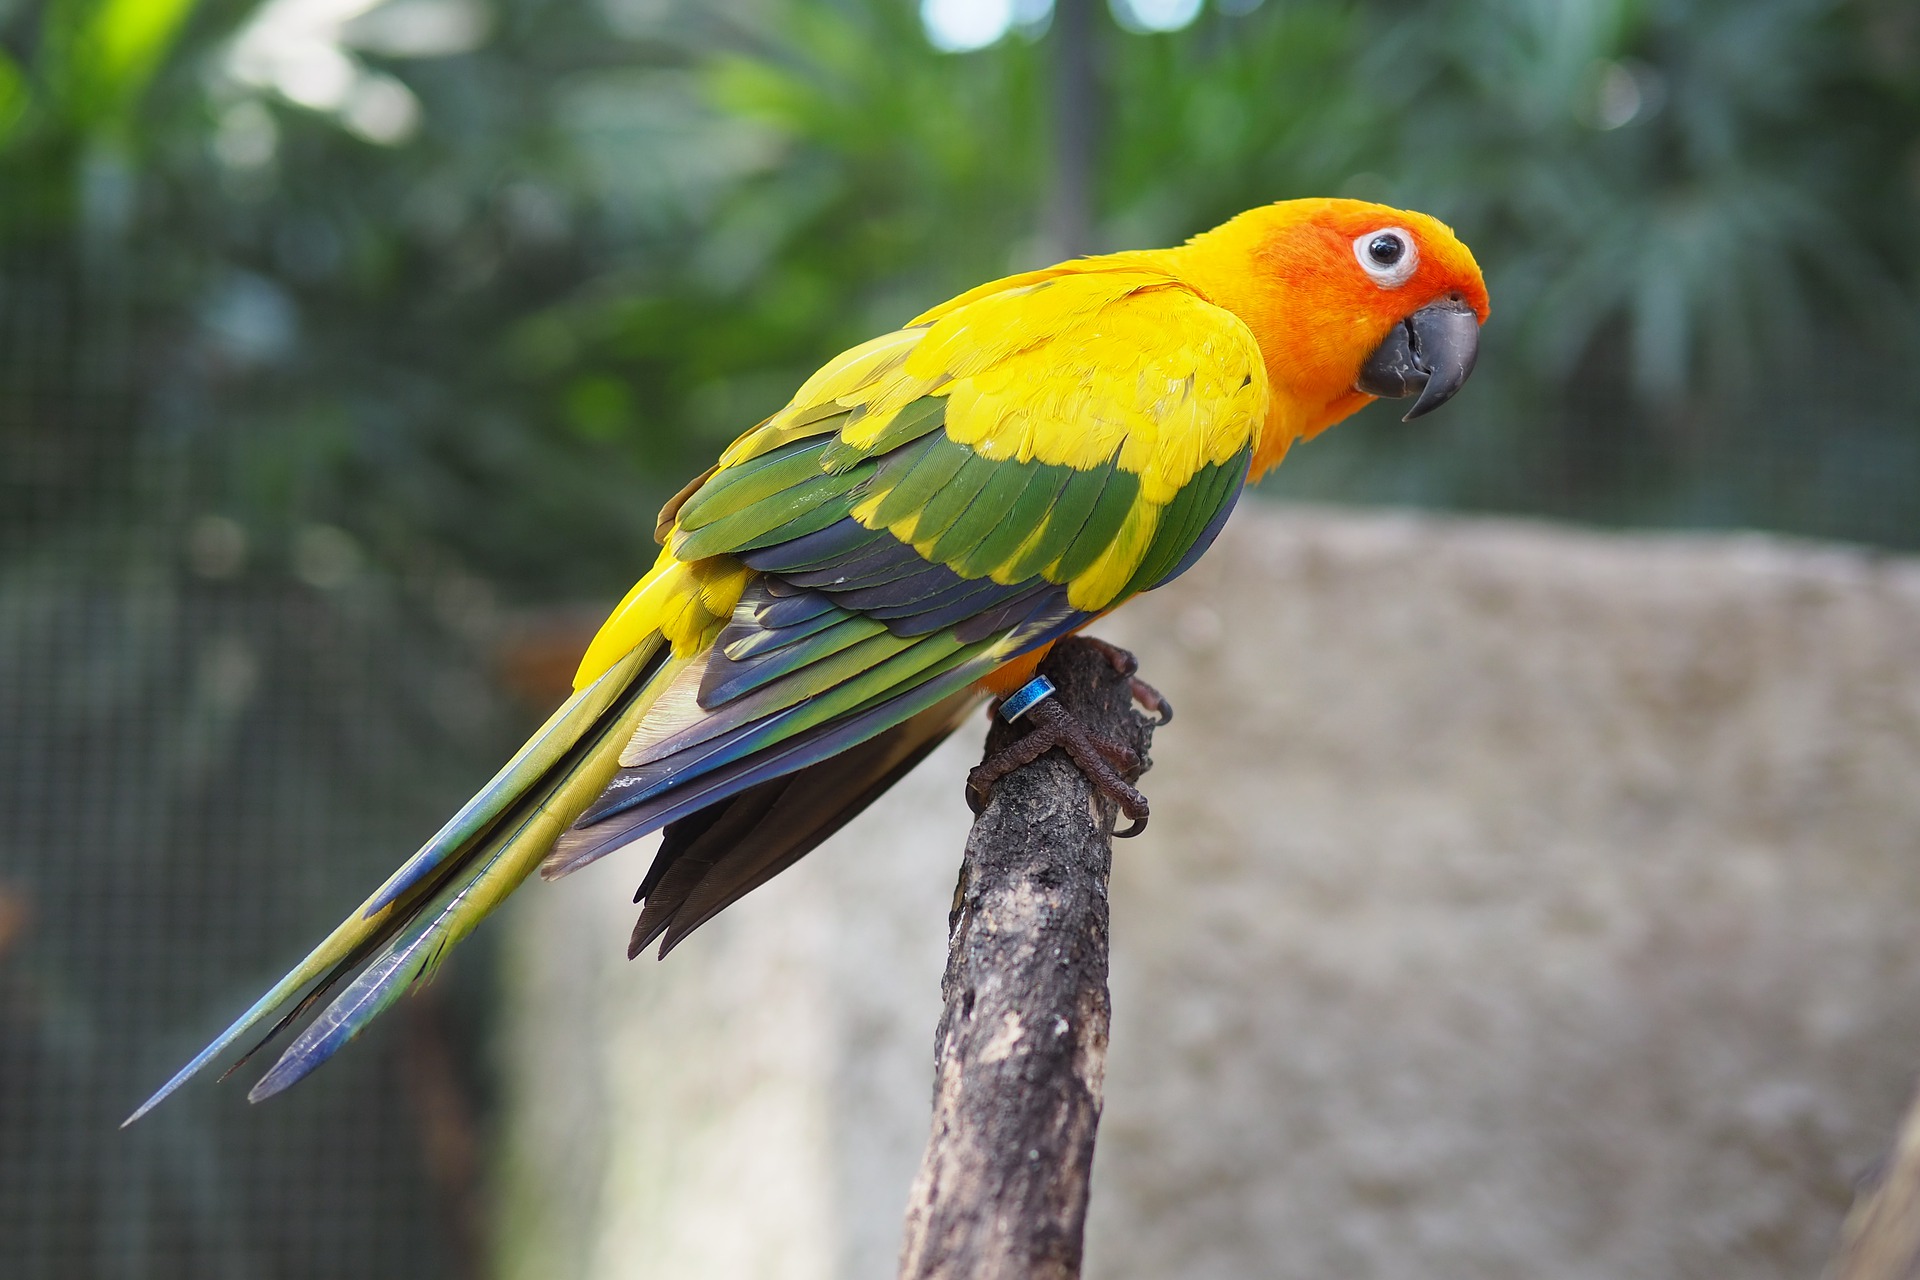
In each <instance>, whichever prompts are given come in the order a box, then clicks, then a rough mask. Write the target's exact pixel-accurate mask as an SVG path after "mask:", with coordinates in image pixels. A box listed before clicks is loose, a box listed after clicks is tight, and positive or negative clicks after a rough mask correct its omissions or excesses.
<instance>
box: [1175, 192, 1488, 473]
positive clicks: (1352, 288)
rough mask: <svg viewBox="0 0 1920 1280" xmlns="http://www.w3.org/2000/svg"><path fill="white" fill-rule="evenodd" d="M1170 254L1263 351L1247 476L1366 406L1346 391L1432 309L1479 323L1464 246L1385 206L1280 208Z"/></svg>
mask: <svg viewBox="0 0 1920 1280" xmlns="http://www.w3.org/2000/svg"><path fill="white" fill-rule="evenodd" d="M1176 252H1177V253H1178V254H1179V255H1180V257H1181V263H1180V269H1181V272H1182V274H1183V275H1184V276H1186V277H1187V278H1188V279H1190V280H1192V281H1193V283H1194V284H1195V285H1196V286H1197V287H1199V289H1200V290H1201V292H1202V293H1204V294H1205V295H1206V296H1207V297H1209V298H1210V299H1212V300H1213V301H1214V302H1215V303H1217V304H1219V305H1221V306H1223V307H1225V308H1227V309H1228V310H1229V311H1232V312H1233V313H1234V314H1236V315H1237V316H1239V317H1240V318H1241V319H1242V320H1243V321H1245V322H1246V324H1247V326H1248V327H1249V328H1250V329H1252V330H1253V335H1254V337H1255V338H1256V339H1257V340H1258V341H1259V343H1260V348H1261V350H1262V352H1263V353H1264V354H1265V355H1266V360H1267V374H1268V378H1269V380H1270V382H1271V386H1272V394H1273V408H1272V410H1271V413H1270V416H1269V428H1268V431H1267V433H1266V439H1265V441H1264V442H1263V446H1262V448H1261V450H1260V455H1261V456H1260V457H1258V458H1256V460H1255V466H1256V470H1265V469H1266V467H1268V466H1271V465H1272V464H1273V463H1274V462H1277V461H1279V458H1280V456H1281V455H1282V454H1284V453H1285V452H1286V448H1287V446H1288V445H1290V444H1291V443H1292V442H1293V441H1294V440H1296V439H1307V438H1311V437H1312V436H1315V435H1317V434H1319V433H1320V432H1321V431H1324V430H1326V429H1327V428H1328V427H1330V426H1332V425H1333V424H1334V423H1336V422H1338V421H1340V419H1342V418H1344V417H1346V416H1347V415H1348V414H1351V413H1352V412H1354V411H1355V410H1356V409H1359V408H1361V407H1362V406H1363V405H1365V404H1367V403H1368V402H1369V401H1371V400H1372V399H1373V398H1374V396H1373V395H1372V394H1369V393H1368V392H1367V391H1363V390H1361V389H1359V387H1358V386H1357V385H1356V384H1358V383H1360V382H1361V381H1362V380H1363V373H1364V372H1365V367H1366V366H1368V364H1369V361H1370V359H1372V358H1373V357H1375V355H1376V353H1378V352H1380V351H1381V350H1382V347H1383V344H1386V343H1388V341H1389V339H1390V338H1392V337H1394V336H1395V332H1394V331H1395V329H1396V327H1397V326H1404V325H1408V324H1409V322H1410V321H1411V320H1412V318H1413V317H1415V316H1416V315H1419V314H1421V313H1426V314H1427V315H1428V316H1432V315H1434V314H1436V312H1435V311H1430V310H1429V309H1430V308H1436V307H1438V308H1439V309H1446V308H1452V309H1453V310H1455V311H1456V312H1471V314H1472V317H1473V323H1468V324H1466V325H1465V327H1466V329H1468V330H1472V329H1474V328H1475V327H1476V325H1477V324H1481V323H1485V321H1486V318H1487V312H1488V307H1487V286H1486V283H1485V281H1484V280H1482V279H1481V276H1480V267H1479V264H1477V263H1476V262H1475V261H1474V260H1473V254H1472V253H1471V252H1469V251H1468V249H1467V247H1466V246H1465V245H1463V244H1461V243H1460V241H1459V240H1458V239H1456V238H1455V237H1454V234H1453V232H1452V231H1451V230H1450V229H1448V227H1447V226H1446V224H1444V223H1442V222H1440V221H1439V220H1437V219H1435V218H1430V217H1428V216H1427V215H1426V214H1423V213H1414V212H1412V211H1410V210H1405V209H1394V208H1390V207H1389V206H1387V205H1379V204H1368V203H1365V202H1363V201H1359V200H1333V199H1322V200H1286V201H1282V202H1280V203H1278V204H1272V205H1267V206H1264V207H1262V208H1259V209H1254V210H1252V211H1250V212H1248V213H1244V214H1241V215H1240V216H1239V217H1237V218H1235V219H1233V220H1232V221H1231V222H1228V223H1226V224H1224V225H1223V226H1220V227H1218V228H1216V229H1214V230H1212V231H1209V232H1207V233H1205V234H1204V235H1200V236H1196V237H1195V238H1194V239H1193V240H1192V241H1191V242H1189V243H1188V244H1187V245H1186V246H1185V247H1184V248H1183V249H1180V250H1178V251H1176ZM1457 327H1458V326H1456V328H1457ZM1417 345H1418V339H1417V338H1416V339H1415V346H1416V347H1417ZM1403 346H1404V342H1403ZM1468 367H1469V368H1470V367H1471V359H1470V357H1469V360H1468ZM1461 377H1462V378H1464V374H1462V375H1461ZM1370 385H1379V384H1378V383H1377V382H1372V383H1370ZM1381 394H1410V392H1401V391H1394V392H1382V393H1381ZM1449 394H1450V393H1449ZM1416 412H1424V409H1417V410H1416Z"/></svg>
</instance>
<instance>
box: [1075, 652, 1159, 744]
mask: <svg viewBox="0 0 1920 1280" xmlns="http://www.w3.org/2000/svg"><path fill="white" fill-rule="evenodd" d="M1074 639H1075V640H1078V641H1079V642H1080V643H1081V644H1084V645H1086V646H1087V647H1089V648H1091V649H1092V650H1093V651H1094V652H1096V653H1098V654H1099V655H1100V656H1101V657H1103V658H1105V659H1106V660H1107V661H1108V662H1109V663H1111V664H1113V669H1114V670H1115V671H1116V672H1118V673H1119V674H1121V675H1123V676H1125V677H1126V678H1127V687H1128V688H1129V689H1130V690H1132V692H1133V700H1134V701H1135V702H1137V703H1139V704H1140V705H1141V706H1143V707H1145V708H1146V709H1147V710H1149V711H1151V712H1153V713H1154V714H1155V715H1156V716H1159V717H1160V718H1159V719H1158V720H1156V721H1154V727H1155V728H1159V727H1160V726H1161V725H1164V724H1168V723H1170V722H1171V721H1172V720H1173V704H1172V703H1171V702H1168V701H1167V696H1166V695H1165V694H1164V693H1161V692H1160V691H1159V690H1158V689H1156V688H1154V687H1153V686H1152V685H1150V684H1148V683H1147V682H1146V681H1145V680H1142V679H1141V678H1140V677H1139V676H1138V675H1135V674H1134V673H1135V672H1137V671H1139V670H1140V659H1138V658H1136V657H1134V656H1133V654H1132V653H1131V652H1129V651H1128V650H1125V649H1122V648H1121V647H1120V646H1119V645H1117V644H1110V643H1108V642H1107V641H1105V640H1102V639H1099V638H1098V637H1097V636H1086V635H1082V636H1075V637H1074Z"/></svg>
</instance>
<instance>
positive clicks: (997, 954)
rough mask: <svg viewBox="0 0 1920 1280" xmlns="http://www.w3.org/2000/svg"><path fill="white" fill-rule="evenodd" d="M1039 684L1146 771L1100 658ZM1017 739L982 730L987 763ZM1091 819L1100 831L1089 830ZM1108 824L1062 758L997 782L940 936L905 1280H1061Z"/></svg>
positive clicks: (1100, 1020) (1067, 1277) (1074, 1231)
mask: <svg viewBox="0 0 1920 1280" xmlns="http://www.w3.org/2000/svg"><path fill="white" fill-rule="evenodd" d="M1041 670H1042V671H1043V672H1044V673H1045V674H1046V675H1047V676H1048V677H1049V678H1050V679H1051V680H1052V681H1053V683H1054V685H1055V686H1056V687H1057V689H1058V694H1057V696H1058V697H1059V698H1060V700H1061V704H1062V705H1063V706H1064V707H1065V708H1066V709H1067V710H1069V711H1070V712H1072V713H1073V714H1074V715H1075V716H1077V717H1078V718H1079V719H1080V720H1081V722H1082V723H1084V724H1085V725H1086V726H1087V728H1089V729H1090V730H1092V731H1093V732H1094V733H1096V734H1099V735H1101V736H1104V737H1109V738H1112V739H1115V740H1117V741H1119V742H1123V743H1125V744H1127V745H1128V746H1130V747H1132V748H1133V749H1134V750H1135V751H1136V752H1138V754H1139V756H1140V759H1141V760H1142V761H1143V762H1145V761H1146V759H1147V748H1148V746H1149V745H1150V744H1151V742H1152V737H1153V731H1152V727H1151V725H1150V723H1149V722H1148V721H1147V720H1146V719H1145V717H1143V716H1140V715H1139V714H1137V713H1136V712H1135V711H1134V710H1133V705H1132V698H1131V694H1130V692H1129V689H1128V683H1127V680H1126V678H1125V677H1123V676H1121V675H1119V674H1117V673H1116V672H1115V671H1114V669H1113V665H1112V664H1111V663H1110V662H1109V661H1108V660H1107V659H1106V657H1105V656H1104V655H1103V654H1101V653H1100V652H1099V651H1098V650H1096V649H1094V648H1092V647H1091V646H1088V645H1084V644H1080V643H1078V642H1075V641H1070V640H1069V641H1063V642H1061V643H1060V644H1058V645H1056V646H1055V647H1054V650H1053V652H1052V654H1050V655H1049V656H1048V658H1047V660H1046V662H1045V663H1044V664H1042V667H1041ZM1024 730H1025V725H1024V724H1020V725H1016V726H1013V727H1009V726H1007V725H1005V724H1002V723H1000V722H999V721H998V720H997V719H996V721H995V722H994V726H993V729H992V731H991V732H990V733H989V734H988V735H987V751H988V753H989V754H991V753H993V752H996V751H998V750H1000V749H1001V748H1002V747H1004V746H1006V745H1007V744H1008V743H1010V742H1012V741H1014V740H1015V739H1017V738H1018V737H1019V736H1020V735H1021V734H1022V733H1023V732H1024ZM1096 814H1097V820H1096ZM1114 818H1115V815H1114V811H1113V807H1112V806H1111V804H1110V803H1108V802H1107V801H1106V799H1105V798H1104V797H1098V796H1097V795H1096V793H1095V792H1094V790H1093V788H1092V787H1091V786H1090V785H1089V784H1088V782H1087V780H1086V779H1085V778H1084V777H1082V776H1081V774H1080V772H1079V770H1077V769H1076V768H1074V766H1073V764H1072V763H1071V762H1070V761H1069V760H1068V759H1067V758H1066V755H1065V754H1064V753H1063V752H1061V751H1058V750H1054V751H1049V752H1047V753H1046V754H1045V755H1043V756H1041V757H1040V758H1039V759H1038V760H1036V761H1034V762H1033V763H1032V764H1030V765H1028V766H1026V767H1025V768H1023V769H1020V770H1018V771H1017V772H1015V773H1011V774H1009V775H1007V777H1005V778H1003V779H1001V781H1000V783H999V785H998V786H997V787H996V789H995V791H994V794H993V799H992V801H991V802H990V803H989V804H988V805H987V807H986V809H985V811H984V812H982V813H981V814H980V816H979V818H978V819H976V820H975V822H974V824H973V832H972V834H971V835H970V836H969V837H968V838H967V848H966V856H965V859H964V861H963V862H962V864H961V868H960V885H959V888H958V890H957V891H956V893H955V896H954V912H953V915H952V916H951V917H950V918H949V920H948V931H949V933H948V951H947V970H946V976H945V978H944V979H943V980H942V982H941V990H942V993H943V994H944V996H945V998H946V1012H945V1013H944V1014H943V1015H942V1017H941V1019H940V1029H939V1033H938V1035H937V1036H936V1039H935V1045H934V1066H935V1085H934V1098H933V1129H932V1133H931V1134H930V1136H929V1137H928V1139H927V1150H926V1155H925V1156H924V1157H923V1158H922V1161H921V1165H920V1173H919V1176H918V1177H917V1178H915V1180H914V1184H913V1192H912V1195H911V1197H910V1199H909V1202H908V1206H907V1238H906V1245H905V1248H904V1249H903V1251H902V1254H901V1261H900V1276H901V1278H902V1280H936V1278H938V1280H963V1278H964V1280H1028V1278H1029V1277H1033V1278H1036V1280H1072V1278H1073V1277H1077V1276H1078V1275H1079V1274H1080V1257H1081V1244H1082V1237H1083V1234H1084V1228H1085V1226H1086V1217H1087V1180H1088V1175H1089V1174H1090V1173H1091V1171H1092V1168H1093V1139H1094V1131H1095V1128H1096V1127H1097V1126H1098V1124H1099V1122H1100V1104H1101V1091H1102V1085H1103V1082H1104V1077H1105V1073H1106V1054H1107V1021H1108V1013H1109V1005H1108V997H1107V876H1108V872H1109V871H1110V869H1111V867H1112V863H1113V836H1112V832H1113V827H1114Z"/></svg>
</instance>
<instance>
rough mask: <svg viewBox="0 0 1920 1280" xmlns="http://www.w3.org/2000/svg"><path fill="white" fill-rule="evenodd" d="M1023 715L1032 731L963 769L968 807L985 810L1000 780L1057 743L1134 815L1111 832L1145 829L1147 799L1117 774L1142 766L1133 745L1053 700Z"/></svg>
mask: <svg viewBox="0 0 1920 1280" xmlns="http://www.w3.org/2000/svg"><path fill="white" fill-rule="evenodd" d="M1121 652H1123V653H1124V652H1125V650H1121ZM1127 656H1128V658H1129V659H1131V657H1132V655H1131V654H1128V655H1127ZM1027 715H1029V716H1030V717H1032V718H1033V720H1034V721H1035V724H1034V728H1033V730H1032V731H1031V732H1030V733H1028V734H1027V735H1026V736H1025V737H1024V738H1021V739H1020V740H1019V741H1017V742H1013V743H1010V744H1008V745H1007V746H1005V747H1003V748H1001V749H1000V750H999V751H996V752H995V753H994V754H993V755H991V756H989V757H988V758H987V759H986V760H983V761H981V762H980V763H979V764H978V765H975V766H974V768H973V770H972V772H970V773H968V774H967V806H968V807H969V808H971V809H972V810H973V811H974V812H975V813H979V812H980V811H981V810H983V809H985V808H986V807H987V801H989V800H990V799H992V798H993V788H994V785H995V784H996V783H998V782H999V781H1000V779H1002V778H1004V777H1006V776H1007V775H1008V774H1009V773H1012V772H1013V771H1014V770H1016V769H1021V768H1025V767H1026V766H1027V765H1029V764H1032V763H1033V762H1034V761H1035V760H1038V759H1039V758H1040V757H1041V756H1043V755H1045V754H1046V753H1047V752H1048V751H1050V750H1051V749H1053V748H1054V747H1059V748H1060V749H1061V750H1062V751H1064V752H1066V753H1067V757H1068V759H1070V760H1072V761H1073V763H1074V767H1075V768H1077V769H1079V770H1080V773H1081V775H1082V776H1083V777H1085V778H1086V780H1087V781H1088V782H1089V783H1091V784H1092V785H1093V788H1094V790H1096V791H1098V792H1100V794H1102V795H1104V796H1106V797H1107V798H1108V799H1109V800H1111V801H1113V803H1114V805H1115V807H1117V808H1118V809H1119V810H1120V812H1121V813H1123V814H1125V815H1126V816H1127V817H1128V818H1129V819H1131V820H1132V824H1133V825H1131V826H1129V827H1128V828H1126V830H1124V831H1116V832H1114V833H1113V834H1114V836H1115V837H1117V838H1120V839H1126V838H1129V837H1132V836H1137V835H1139V834H1140V833H1141V832H1142V831H1145V830H1146V829H1147V818H1148V805H1147V798H1146V797H1145V796H1144V795H1141V794H1140V792H1139V791H1138V790H1137V789H1135V788H1134V787H1133V786H1131V785H1130V784H1129V783H1128V782H1127V780H1126V779H1125V778H1123V777H1122V776H1121V774H1123V773H1133V772H1136V771H1137V770H1138V769H1139V768H1140V756H1139V754H1138V753H1137V752H1135V751H1134V750H1133V748H1131V747H1129V746H1127V745H1126V744H1125V743H1122V742H1114V741H1112V740H1111V739H1108V738H1103V737H1101V736H1099V735H1098V734H1096V733H1094V732H1092V731H1091V730H1089V729H1088V728H1087V727H1086V726H1085V725H1084V724H1082V723H1080V721H1079V720H1077V719H1075V718H1074V716H1073V714H1072V713H1071V712H1069V711H1068V710H1067V709H1066V708H1065V707H1062V706H1060V705H1059V703H1057V702H1054V701H1051V700H1049V701H1046V702H1042V703H1039V704H1037V705H1036V706H1034V707H1033V709H1032V710H1030V711H1028V712H1027Z"/></svg>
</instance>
